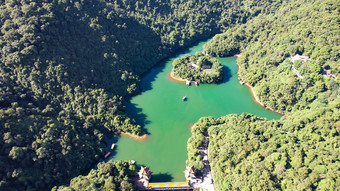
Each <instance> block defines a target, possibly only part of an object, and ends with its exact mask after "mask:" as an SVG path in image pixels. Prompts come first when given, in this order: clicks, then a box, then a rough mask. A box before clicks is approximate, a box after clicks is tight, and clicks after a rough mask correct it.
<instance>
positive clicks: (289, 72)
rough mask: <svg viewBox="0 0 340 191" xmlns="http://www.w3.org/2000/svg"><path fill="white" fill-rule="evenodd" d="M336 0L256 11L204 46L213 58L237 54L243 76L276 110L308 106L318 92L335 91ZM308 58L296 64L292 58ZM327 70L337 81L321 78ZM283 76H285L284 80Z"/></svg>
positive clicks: (338, 30) (339, 30)
mask: <svg viewBox="0 0 340 191" xmlns="http://www.w3.org/2000/svg"><path fill="white" fill-rule="evenodd" d="M338 4H339V2H338V1H336V0H326V1H322V0H317V1H292V2H291V3H289V4H288V6H281V7H280V8H279V10H278V11H277V12H274V13H271V14H266V15H263V14H260V15H258V16H257V17H255V18H253V19H250V20H249V21H248V22H247V23H246V24H241V25H238V26H235V27H231V28H229V29H228V30H227V31H226V32H225V33H223V34H220V35H216V36H215V37H214V38H213V39H212V40H211V41H210V42H208V43H207V44H206V45H205V52H206V53H207V54H209V55H213V56H230V55H233V54H235V53H241V57H240V58H239V59H238V60H237V63H238V65H239V75H240V78H241V80H243V81H245V82H247V83H248V84H250V85H252V86H255V92H256V95H257V96H258V97H259V99H260V100H261V102H263V103H264V104H265V105H267V106H269V107H271V108H274V109H276V110H279V111H291V110H294V109H303V108H305V107H307V108H308V106H309V104H310V103H311V102H312V101H313V100H314V99H316V97H317V94H318V93H319V92H324V91H327V90H332V91H336V89H337V88H338V86H339V84H340V75H339V56H340V55H339V52H340V44H339V37H340V26H339V22H337V21H338V15H339V6H338ZM295 54H302V55H307V56H309V57H310V59H311V60H307V61H306V62H304V63H302V62H301V61H300V63H295V64H294V65H296V67H295V68H296V69H297V70H298V71H299V73H300V74H301V75H302V78H299V77H298V76H296V74H295V73H294V70H293V68H292V63H291V60H290V56H294V55H295ZM324 69H326V70H330V72H331V73H332V74H333V75H334V76H335V78H336V79H333V78H332V77H324V76H323V70H324ZM284 79H285V80H284Z"/></svg>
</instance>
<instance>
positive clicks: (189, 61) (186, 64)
mask: <svg viewBox="0 0 340 191" xmlns="http://www.w3.org/2000/svg"><path fill="white" fill-rule="evenodd" d="M172 65H173V69H172V72H171V73H172V75H173V77H174V78H176V79H179V78H180V79H183V80H187V82H188V81H189V82H190V81H195V82H198V83H218V82H220V81H222V80H223V71H222V65H221V63H220V62H219V61H218V60H217V59H216V58H211V57H208V56H206V55H204V54H203V53H201V52H197V53H196V54H194V55H184V56H182V57H180V58H177V59H176V60H174V61H173V62H172Z"/></svg>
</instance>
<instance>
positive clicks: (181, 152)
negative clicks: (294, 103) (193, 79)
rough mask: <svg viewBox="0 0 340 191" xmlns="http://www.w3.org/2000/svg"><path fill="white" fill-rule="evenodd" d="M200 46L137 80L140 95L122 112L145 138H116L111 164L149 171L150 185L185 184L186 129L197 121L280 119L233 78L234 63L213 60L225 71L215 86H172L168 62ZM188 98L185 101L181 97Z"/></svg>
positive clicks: (179, 84)
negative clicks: (207, 118) (247, 115)
mask: <svg viewBox="0 0 340 191" xmlns="http://www.w3.org/2000/svg"><path fill="white" fill-rule="evenodd" d="M204 43H205V42H201V43H199V44H197V45H195V46H193V47H191V48H189V49H187V51H186V52H183V53H180V54H178V55H177V56H175V57H174V58H171V59H168V60H166V61H164V62H163V63H161V64H159V65H157V66H156V67H154V68H153V69H152V70H151V71H150V72H149V73H148V74H146V75H145V76H144V77H143V79H142V89H143V92H142V93H140V94H139V95H137V96H134V97H132V98H131V100H130V102H128V103H126V110H127V112H128V113H129V114H130V115H131V116H132V117H134V118H135V119H136V121H137V122H138V124H140V125H142V126H143V128H144V129H146V131H147V133H149V138H148V140H146V141H136V140H134V139H131V138H128V137H125V136H119V137H115V138H114V139H113V140H111V141H113V142H116V144H117V146H116V148H115V151H114V153H113V154H112V155H111V158H110V159H111V160H135V161H136V162H137V164H139V165H144V166H149V167H150V170H151V171H152V173H153V174H152V177H151V182H163V181H184V180H185V177H184V173H183V172H184V170H185V161H186V159H187V150H186V147H187V141H188V138H189V137H190V129H189V126H190V124H193V123H195V122H197V121H198V119H199V118H200V117H204V116H213V117H221V116H224V115H228V114H231V113H236V114H241V113H243V112H248V113H252V114H254V115H257V116H260V117H266V118H268V119H279V118H280V117H281V116H280V115H279V114H276V113H274V112H271V111H268V110H266V109H264V108H262V107H261V106H259V105H258V104H257V103H256V102H255V101H254V100H253V98H252V95H251V92H250V90H249V88H247V87H246V86H242V85H240V83H239V82H238V79H237V65H236V58H234V57H228V58H218V59H219V61H220V62H221V63H222V65H223V66H224V73H225V74H224V75H225V76H224V77H225V80H224V81H223V82H222V83H220V84H217V85H216V84H200V85H199V86H198V87H196V86H195V85H194V84H193V85H191V86H189V87H188V86H186V85H185V83H180V82H175V81H171V80H170V79H169V78H168V73H169V72H170V71H171V68H172V64H171V63H172V61H173V60H174V59H175V58H177V57H179V56H182V55H184V54H194V53H195V52H197V51H201V50H202V48H203V44H204ZM183 96H187V98H188V99H187V100H186V101H182V97H183Z"/></svg>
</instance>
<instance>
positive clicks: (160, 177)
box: [151, 173, 173, 182]
mask: <svg viewBox="0 0 340 191" xmlns="http://www.w3.org/2000/svg"><path fill="white" fill-rule="evenodd" d="M172 180H173V177H172V176H171V175H170V174H168V173H158V174H152V175H151V182H171V181H172Z"/></svg>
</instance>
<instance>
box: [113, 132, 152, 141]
mask: <svg viewBox="0 0 340 191" xmlns="http://www.w3.org/2000/svg"><path fill="white" fill-rule="evenodd" d="M117 134H119V135H122V136H126V137H130V138H132V139H134V140H137V141H146V140H148V139H149V136H148V135H147V134H143V135H140V136H138V135H133V134H131V133H124V132H120V133H117Z"/></svg>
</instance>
